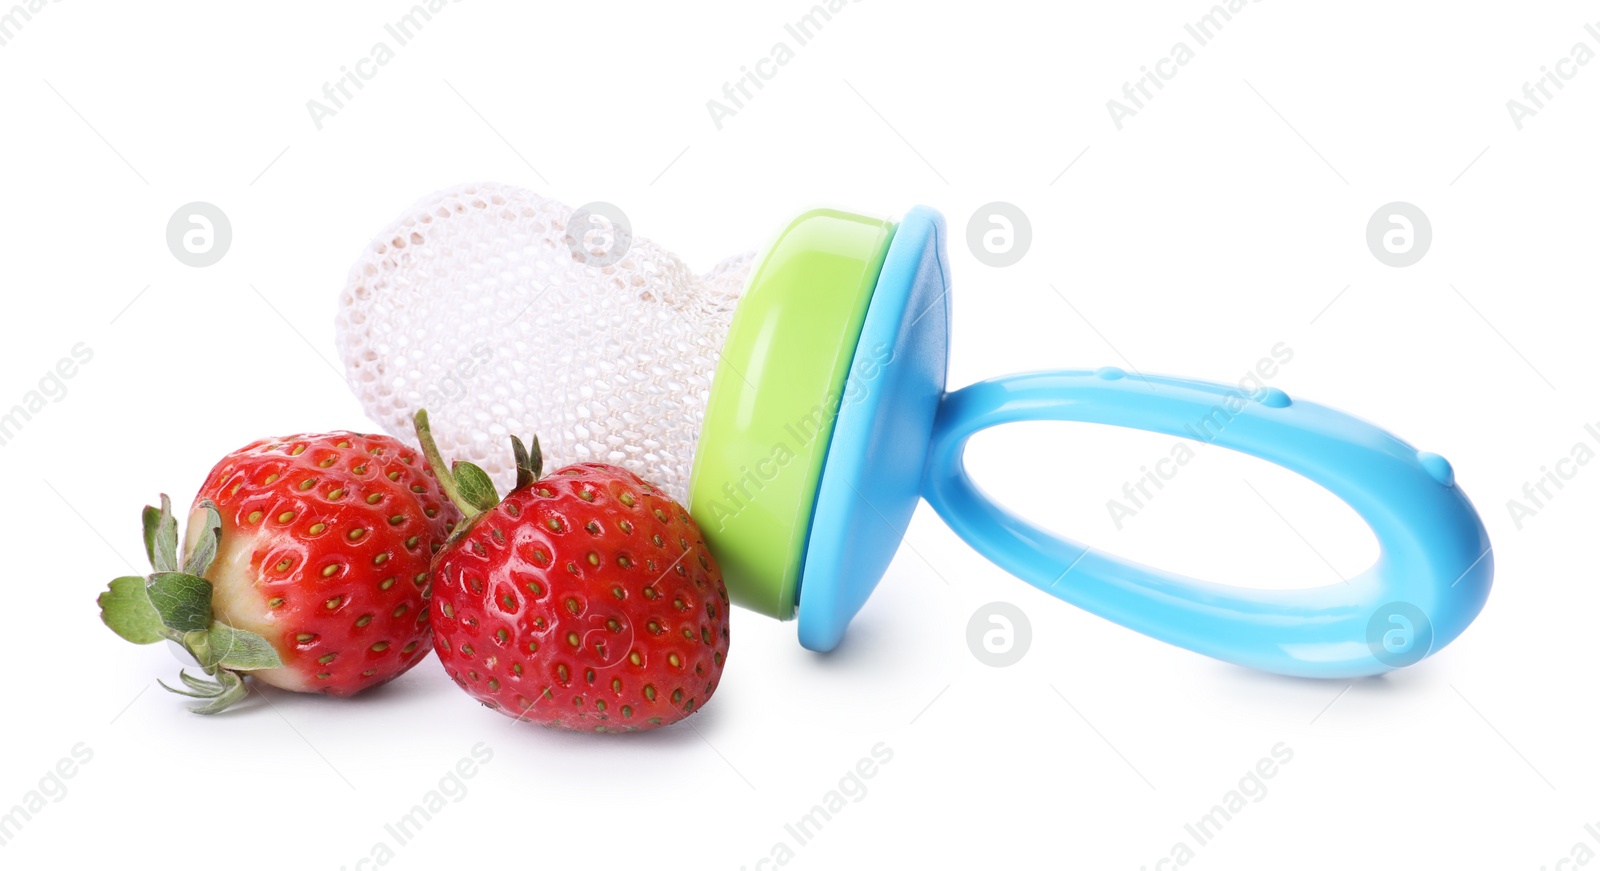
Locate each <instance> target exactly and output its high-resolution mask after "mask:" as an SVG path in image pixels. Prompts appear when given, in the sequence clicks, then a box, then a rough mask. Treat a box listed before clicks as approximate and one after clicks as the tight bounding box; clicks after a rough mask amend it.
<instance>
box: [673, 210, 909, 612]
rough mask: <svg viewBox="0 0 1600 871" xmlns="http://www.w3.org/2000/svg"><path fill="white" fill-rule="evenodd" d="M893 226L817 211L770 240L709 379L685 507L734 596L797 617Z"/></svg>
mask: <svg viewBox="0 0 1600 871" xmlns="http://www.w3.org/2000/svg"><path fill="white" fill-rule="evenodd" d="M894 229H895V225H894V223H893V222H891V221H887V220H884V219H881V218H868V217H864V216H862V215H853V214H850V213H848V212H839V211H833V210H827V209H819V210H816V211H811V212H807V213H805V214H803V215H801V216H800V217H798V218H796V219H795V220H794V221H793V223H791V224H790V225H789V226H788V228H787V229H785V230H784V231H783V232H782V233H781V234H779V236H778V238H777V239H776V240H775V241H774V242H773V243H772V245H771V246H770V247H769V248H768V250H767V253H766V256H765V257H764V258H763V259H762V260H761V262H760V263H759V264H758V265H757V267H756V269H755V271H754V272H753V273H752V274H751V278H750V284H749V286H748V287H747V288H746V290H745V293H744V297H743V298H742V299H741V300H740V302H739V308H738V310H737V311H735V312H734V317H733V322H732V324H731V325H730V326H729V329H728V338H727V341H726V342H725V343H724V344H723V348H722V356H721V358H720V360H719V361H718V363H717V371H716V374H715V375H714V376H713V377H712V381H711V396H710V399H709V401H708V402H707V404H706V416H705V423H704V424H703V426H702V428H701V431H700V442H699V445H698V447H697V449H696V450H695V458H694V471H693V473H692V474H691V476H690V483H689V511H690V513H692V514H693V515H694V517H695V518H696V519H697V520H698V521H699V522H700V527H701V530H702V531H703V532H704V533H705V536H706V541H707V543H708V544H709V545H710V546H711V549H712V550H713V551H714V552H715V553H716V556H717V563H718V564H719V565H720V566H721V568H722V575H723V579H724V580H725V581H726V582H727V585H728V594H729V596H730V597H731V598H732V599H733V601H734V602H735V603H737V604H739V605H742V606H744V607H746V608H750V609H751V610H754V611H759V612H761V613H763V614H767V615H770V616H773V617H777V618H779V619H781V620H788V619H792V618H793V617H794V615H795V607H796V605H797V603H798V602H799V598H800V589H799V585H800V573H801V569H802V562H803V561H804V559H805V552H806V540H807V536H808V535H809V534H810V531H811V512H812V509H813V508H814V507H815V504H816V499H817V487H818V483H819V481H820V480H821V476H822V464H823V461H824V460H825V459H826V458H827V453H828V443H829V441H830V440H831V438H832V436H833V424H834V419H835V418H836V417H837V415H838V410H839V403H840V397H841V396H842V393H843V391H844V386H845V379H846V377H847V376H848V375H849V370H850V364H851V361H852V360H853V358H854V356H855V350H856V342H857V340H858V339H859V338H860V336H861V324H862V322H863V320H865V318H866V314H867V306H868V304H869V303H870V302H871V301H872V291H873V288H874V287H876V286H877V283H878V273H879V271H880V270H881V269H882V268H883V260H884V256H885V254H886V253H887V252H888V250H889V243H890V241H891V240H892V239H893V237H894Z"/></svg>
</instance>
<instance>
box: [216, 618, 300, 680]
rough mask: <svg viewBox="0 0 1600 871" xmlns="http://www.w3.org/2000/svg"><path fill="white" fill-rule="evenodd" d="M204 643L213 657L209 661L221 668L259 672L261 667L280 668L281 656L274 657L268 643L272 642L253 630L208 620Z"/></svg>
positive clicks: (275, 654)
mask: <svg viewBox="0 0 1600 871" xmlns="http://www.w3.org/2000/svg"><path fill="white" fill-rule="evenodd" d="M208 642H209V644H208V646H209V648H210V651H211V655H212V657H214V659H215V662H214V663H213V664H216V665H221V666H223V667H224V668H233V669H238V670H239V671H259V670H261V669H264V668H282V667H283V659H282V657H280V656H278V650H277V648H275V647H273V646H272V642H270V641H268V640H267V639H265V638H262V637H261V636H260V635H257V634H255V633H254V632H246V631H244V630H243V629H235V628H233V627H232V626H228V625H225V624H222V623H212V624H211V631H210V633H209V638H208Z"/></svg>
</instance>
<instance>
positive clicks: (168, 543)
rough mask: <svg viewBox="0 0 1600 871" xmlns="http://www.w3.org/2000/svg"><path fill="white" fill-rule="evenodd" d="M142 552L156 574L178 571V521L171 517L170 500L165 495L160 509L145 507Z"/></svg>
mask: <svg viewBox="0 0 1600 871" xmlns="http://www.w3.org/2000/svg"><path fill="white" fill-rule="evenodd" d="M144 552H145V554H146V555H148V556H149V557H150V567H151V568H153V569H155V570H156V571H157V572H175V571H177V570H178V520H177V518H175V517H173V516H172V500H171V499H168V498H167V494H165V493H162V494H161V507H160V508H156V507H154V506H151V505H146V506H145V509H144Z"/></svg>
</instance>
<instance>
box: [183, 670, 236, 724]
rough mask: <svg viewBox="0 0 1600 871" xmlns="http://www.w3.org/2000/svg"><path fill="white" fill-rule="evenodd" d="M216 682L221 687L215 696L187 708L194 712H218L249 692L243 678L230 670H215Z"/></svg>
mask: <svg viewBox="0 0 1600 871" xmlns="http://www.w3.org/2000/svg"><path fill="white" fill-rule="evenodd" d="M217 683H218V685H220V686H221V687H222V692H221V693H220V694H218V695H217V697H216V698H214V699H212V700H211V701H209V702H207V703H205V704H203V705H196V706H195V707H192V708H190V709H189V710H191V711H193V712H195V713H196V714H220V713H222V712H223V711H225V710H227V709H228V708H230V707H232V706H233V705H234V704H236V703H238V702H239V701H241V700H243V699H244V697H245V696H246V695H248V694H249V692H250V690H249V689H247V688H246V687H245V685H244V679H243V678H241V677H239V675H237V674H235V673H234V672H231V671H219V672H217Z"/></svg>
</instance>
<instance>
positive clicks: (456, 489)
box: [411, 408, 484, 520]
mask: <svg viewBox="0 0 1600 871" xmlns="http://www.w3.org/2000/svg"><path fill="white" fill-rule="evenodd" d="M411 422H412V424H413V425H414V426H415V427H416V430H417V441H418V442H419V443H420V444H421V445H422V456H423V459H426V460H427V461H428V465H429V466H431V467H432V468H433V474H434V477H435V478H438V479H439V489H441V490H443V491H444V495H445V496H448V497H449V498H450V501H451V502H454V503H455V505H456V507H457V508H459V509H461V516H462V518H463V520H471V519H472V518H474V517H477V516H478V515H479V514H482V513H483V512H484V509H483V508H481V507H479V506H478V505H477V504H476V503H475V502H474V501H473V500H472V499H469V498H468V497H467V496H466V494H464V493H462V492H461V484H460V482H459V481H458V480H457V479H456V475H455V472H454V471H453V470H452V468H451V467H449V466H446V465H445V463H444V457H443V456H442V455H441V454H440V453H439V444H438V442H435V441H434V440H433V430H432V429H431V428H430V427H429V426H428V410H427V409H425V408H419V409H417V414H416V416H415V417H413V418H412V419H411ZM480 474H481V473H480Z"/></svg>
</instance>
